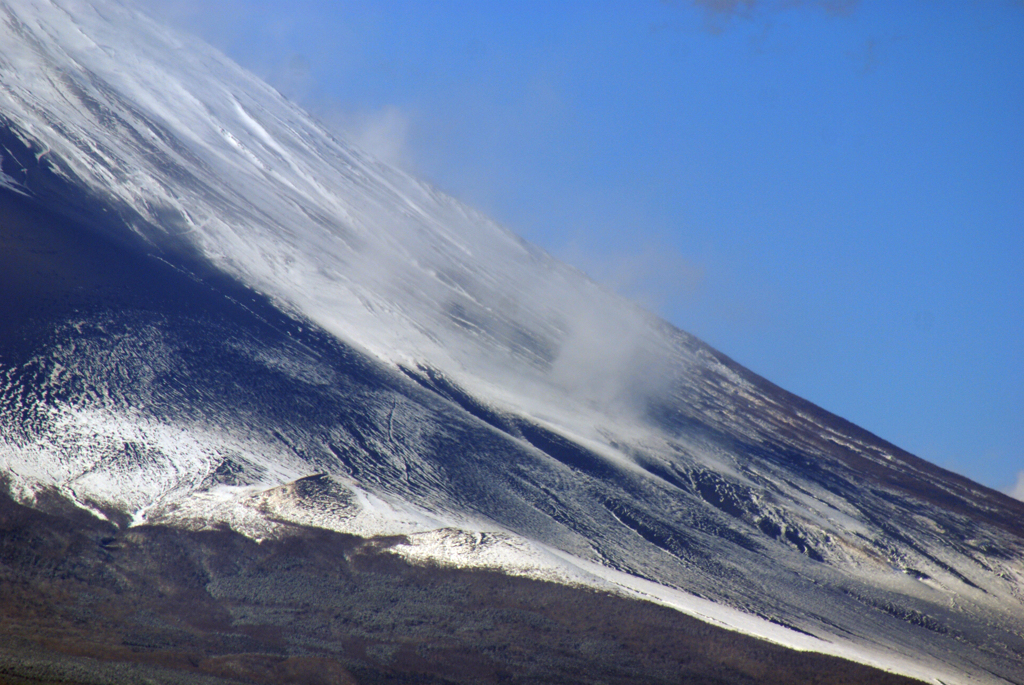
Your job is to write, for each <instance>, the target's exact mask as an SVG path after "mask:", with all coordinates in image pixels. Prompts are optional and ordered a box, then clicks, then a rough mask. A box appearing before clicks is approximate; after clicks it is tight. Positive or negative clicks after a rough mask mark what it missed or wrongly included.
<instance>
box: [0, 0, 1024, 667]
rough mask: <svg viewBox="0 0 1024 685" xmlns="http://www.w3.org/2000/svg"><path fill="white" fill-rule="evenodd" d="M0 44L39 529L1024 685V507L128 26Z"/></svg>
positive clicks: (81, 17) (6, 356) (12, 287)
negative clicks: (564, 599) (361, 558)
mask: <svg viewBox="0 0 1024 685" xmlns="http://www.w3.org/2000/svg"><path fill="white" fill-rule="evenodd" d="M0 18H2V24H0V144H2V148H0V155H2V161H0V164H2V166H0V169H2V172H3V173H2V175H0V183H2V185H3V188H2V189H0V194H2V197H0V200H2V203H3V204H2V209H3V212H2V214H0V217H2V220H0V232H2V240H3V244H4V250H3V251H2V255H0V259H2V260H3V264H2V269H0V272H2V276H0V279H2V280H0V285H2V287H3V292H4V293H9V294H10V296H9V297H4V298H3V301H4V304H2V305H0V308H2V310H0V313H2V314H3V315H4V320H5V322H7V325H6V326H5V330H4V334H3V338H2V340H0V351H2V355H3V356H2V358H0V359H2V366H0V374H2V375H0V465H2V468H3V471H4V473H5V474H6V475H7V477H8V478H9V479H10V488H11V491H12V493H14V494H15V496H16V497H18V498H19V499H20V500H21V501H23V502H33V501H37V500H38V498H39V494H40V493H46V492H51V491H53V490H56V491H57V492H59V493H61V494H62V495H63V496H65V497H68V498H70V499H72V500H73V501H75V502H77V503H78V504H79V505H80V506H82V507H85V508H88V509H90V510H92V511H95V512H97V513H101V514H102V515H103V516H106V517H108V518H110V519H111V520H114V521H119V522H121V523H122V524H128V523H136V524H138V523H142V522H148V523H150V524H167V525H174V526H178V527H183V528H186V529H193V530H197V529H202V528H207V527H210V526H213V525H216V524H218V523H227V524H228V525H230V526H231V527H233V528H234V529H235V530H237V531H240V532H243V533H245V534H247V535H249V536H251V537H254V538H257V539H262V538H268V539H270V538H274V536H276V535H278V534H279V533H280V530H281V527H282V526H285V525H290V524H294V523H299V524H303V525H312V526H318V527H323V528H328V529H332V530H335V531H341V532H345V533H356V534H362V535H382V534H404V535H407V536H408V537H407V543H405V544H403V545H399V546H398V548H397V549H398V551H399V552H400V553H401V554H403V555H405V556H406V557H407V558H409V559H412V560H423V559H433V560H439V561H443V562H446V563H452V564H456V565H476V566H491V567H497V568H501V569H504V570H505V571H507V572H510V573H516V574H525V575H531V576H535V577H542V578H552V579H558V580H561V581H563V582H574V583H586V584H590V585H594V586H598V587H603V588H609V589H616V590H618V591H622V592H630V593H634V594H639V595H642V596H644V597H647V598H651V599H654V600H656V601H660V602H663V603H666V604H669V605H671V606H675V607H677V608H680V609H682V610H684V611H687V612H689V613H693V614H697V615H700V616H703V617H706V618H708V619H710V620H713V621H717V622H720V623H724V624H726V625H729V626H732V627H735V628H739V629H742V630H744V631H746V632H750V633H752V634H755V635H761V636H766V637H770V638H772V639H773V640H776V641H779V642H783V643H785V644H791V645H795V646H798V647H801V648H805V649H816V650H821V651H827V652H830V653H835V654H840V655H846V656H852V657H855V658H857V659H860V660H863V661H866V662H868V663H876V664H881V665H885V666H887V667H890V668H893V669H896V670H899V671H901V672H904V673H908V674H912V675H917V676H922V677H933V678H942V679H944V680H947V681H957V682H974V681H977V682H1007V681H1010V682H1014V681H1016V682H1021V681H1022V680H1024V667H1022V665H1021V663H1022V660H1024V637H1022V632H1024V620H1022V618H1021V617H1022V615H1024V585H1022V582H1024V537H1022V535H1024V505H1022V504H1021V503H1019V502H1016V501H1014V500H1011V499H1009V498H1007V497H1005V496H1003V495H1001V494H999V493H995V492H993V491H990V490H987V489H985V488H983V487H981V486H978V485H976V484H974V483H971V482H970V481H967V480H966V479H963V478H960V477H958V476H956V475H954V474H951V473H948V472H945V471H943V470H941V469H938V468H936V467H934V466H932V465H930V464H928V463H926V462H924V461H922V460H920V459H917V458H915V457H913V456H911V455H909V454H907V453H905V452H903V451H901V450H899V449H898V448H896V447H894V446H892V445H889V444H888V443H885V442H884V441H882V440H879V439H878V438H876V437H875V436H872V435H870V434H868V433H866V432H864V431H862V430H860V429H858V428H857V427H855V426H852V425H850V424H849V423H847V422H845V421H842V420H841V419H838V418H837V417H834V416H832V415H830V414H828V413H827V412H824V411H822V410H821V409H819V408H817V407H814V406H813V405H810V404H808V403H806V402H804V401H802V400H800V399H799V398H796V397H794V396H792V395H790V394H789V393H786V392H785V391H783V390H781V389H779V388H777V387H775V386H773V385H772V384H770V383H768V382H767V381H765V380H764V379H761V378H759V377H757V376H756V375H754V374H752V373H750V372H749V371H747V370H745V369H743V368H742V367H740V366H738V365H737V364H735V363H734V362H732V361H731V360H729V359H728V358H726V357H724V356H723V355H721V354H719V353H717V352H716V351H714V350H712V349H710V348H708V347H707V346H706V345H704V344H702V343H701V342H700V341H698V340H696V339H695V338H693V337H691V336H689V335H687V334H685V333H682V332H680V331H678V330H676V329H674V328H672V327H671V326H670V325H668V324H666V323H665V322H662V321H660V320H658V319H656V318H655V317H653V316H650V315H648V314H646V313H644V312H642V311H640V310H639V309H637V308H636V307H634V306H633V305H632V304H630V303H628V302H626V301H624V300H621V299H619V298H617V297H615V296H614V295H612V294H610V293H608V292H606V291H604V290H602V289H601V288H600V287H598V286H597V285H595V284H593V283H592V282H590V281H588V280H587V279H586V278H585V277H584V276H583V275H581V274H579V273H578V272H576V271H574V270H573V269H571V268H569V267H567V266H565V265H562V264H560V263H558V262H556V261H555V260H553V259H551V258H550V257H549V256H547V255H545V254H544V253H543V252H541V251H539V250H537V249H536V248H533V247H531V246H529V245H528V244H526V243H524V242H523V241H521V240H519V239H518V238H516V237H515V236H513V235H511V234H510V233H508V232H506V231H504V230H503V229H501V228H500V227H498V226H496V225H495V224H493V223H492V222H490V221H489V220H487V219H486V218H485V217H482V216H480V215H479V214H477V213H476V212H474V211H472V210H470V209H468V208H466V207H464V206H462V205H461V204H459V203H458V202H456V201H454V200H452V199H451V198H448V197H446V196H444V195H443V194H440V193H438V192H436V191H435V190H433V189H432V188H430V187H429V186H426V185H425V184H423V183H420V182H418V181H416V180H415V179H412V178H410V177H408V176H407V175H405V174H403V173H401V172H399V171H397V170H394V169H391V168H388V167H386V166H383V165H381V164H379V163H377V162H375V161H374V160H372V159H369V158H367V157H366V156H364V155H362V154H361V153H359V152H358V151H356V150H354V149H352V148H351V147H349V146H347V145H346V144H345V143H343V142H341V141H338V140H335V139H333V138H332V137H330V136H329V135H328V134H326V133H325V132H324V131H323V130H322V129H321V128H320V127H319V126H318V125H317V124H316V123H315V122H314V121H312V120H311V119H310V118H309V117H308V116H307V115H305V114H304V113H303V112H302V111H301V110H299V109H297V108H296V107H294V106H292V105H291V104H290V103H288V102H286V101H285V100H284V99H283V98H281V97H280V96H279V95H278V94H277V93H275V92H274V91H273V90H272V89H270V88H269V87H267V86H266V85H265V84H262V83H261V82H259V81H258V80H256V79H255V78H254V77H252V76H251V75H250V74H247V73H246V72H244V71H243V70H241V69H240V68H238V67H237V66H236V65H234V64H232V63H230V62H229V61H228V60H226V59H225V58H224V57H223V56H221V55H219V54H217V53H216V52H215V51H213V50H212V49H210V48H208V47H206V46H204V45H201V44H198V43H196V42H195V41H192V40H191V39H187V38H184V37H181V36H177V35H175V34H174V33H172V32H170V31H168V30H166V29H163V28H161V27H159V26H157V25H155V24H153V23H152V22H150V21H149V20H148V19H146V18H145V17H142V16H140V15H138V14H137V13H135V12H134V11H132V10H131V9H129V8H126V7H124V6H121V5H119V4H117V3H114V2H93V3H85V2H71V1H69V2H44V1H42V0H40V1H39V2H35V1H31V2H18V3H0ZM313 474H325V475H324V476H323V477H321V478H316V479H313V480H309V479H306V480H300V479H303V478H305V477H307V476H310V475H313ZM289 483H292V485H287V484H289ZM283 522H290V523H289V524H286V523H283Z"/></svg>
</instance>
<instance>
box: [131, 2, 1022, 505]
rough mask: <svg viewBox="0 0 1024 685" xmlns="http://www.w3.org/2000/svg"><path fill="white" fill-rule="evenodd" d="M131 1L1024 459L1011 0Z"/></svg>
mask: <svg viewBox="0 0 1024 685" xmlns="http://www.w3.org/2000/svg"><path fill="white" fill-rule="evenodd" d="M143 2H144V3H145V4H146V6H148V7H149V8H150V9H151V11H152V12H153V13H154V14H156V15H159V16H161V17H163V18H165V19H166V18H169V19H171V20H172V21H173V22H176V23H177V24H178V25H179V26H184V27H186V28H188V29H190V30H192V31H193V32H195V33H198V34H199V35H201V36H202V37H204V38H205V39H207V40H208V41H210V42H211V43H213V44H214V45H216V46H217V47H219V48H220V49H222V50H223V51H225V52H226V53H227V54H228V55H229V56H231V57H232V58H234V59H235V60H237V61H238V62H240V63H241V64H242V65H243V66H246V67H247V68H249V69H251V70H252V71H254V72H256V73H257V74H259V75H260V76H263V77H264V78H266V79H267V80H268V81H270V82H271V83H272V84H273V85H275V86H276V87H277V88H278V89H279V90H281V91H282V92H283V93H284V94H285V95H287V96H289V97H290V98H292V99H294V100H296V101H297V102H299V103H300V104H302V105H304V106H306V107H307V109H310V110H312V111H314V113H317V114H318V115H319V116H320V117H321V118H322V119H324V120H325V121H326V122H327V123H329V124H330V125H332V126H340V127H344V128H347V129H348V130H350V131H351V132H352V135H353V136H354V137H355V138H356V139H358V140H359V141H361V142H362V143H363V144H364V145H365V146H367V147H369V148H371V150H374V151H376V152H377V153H378V154H380V155H381V156H382V157H384V158H387V159H389V160H392V161H396V162H398V163H400V164H402V165H404V166H405V167H406V168H408V169H409V170H411V171H413V172H414V173H417V174H419V175H421V176H423V177H426V178H427V179H429V180H431V181H433V182H434V183H435V184H437V185H438V186H440V187H441V188H442V189H444V190H446V191H448V192H450V193H451V194H453V195H455V196H456V197H459V198H460V199H463V200H465V201H467V202H469V203H470V204H472V205H474V206H476V207H478V208H480V209H482V210H484V211H486V212H488V213H489V214H490V215H491V216H493V217H494V218H496V219H497V220H498V221H500V222H501V223H503V224H504V225H506V226H507V227H509V228H511V229H512V230H514V231H516V232H518V233H520V234H521V235H523V236H525V237H526V238H528V239H530V240H532V241H534V242H536V243H538V244H540V245H541V246H543V247H545V248H547V249H548V250H549V251H550V252H552V253H554V254H555V255H556V256H559V257H561V258H563V259H565V260H566V261H569V262H571V263H574V264H576V265H577V266H579V267H580V268H582V269H583V270H584V271H587V272H588V273H590V274H591V275H592V276H594V277H595V278H597V279H598V280H601V281H603V282H605V283H608V284H609V285H611V286H612V287H615V288H618V289H619V290H621V291H622V292H624V293H625V294H627V295H629V296H631V297H634V298H635V299H638V300H640V301H641V302H643V303H645V304H647V305H648V306H649V307H650V308H652V309H654V310H655V311H657V312H658V313H660V314H661V315H663V316H664V317H665V318H667V319H668V320H670V321H672V322H673V323H674V324H676V325H677V326H678V327H680V328H682V329H684V330H686V331H689V332H691V333H693V334H695V335H697V336H699V337H700V338H702V339H704V340H705V341H707V342H708V343H710V344H711V345H713V346H714V347H716V348H718V349H719V350H721V351H723V352H725V353H726V354H728V355H730V356H732V357H733V358H735V359H736V360H737V361H739V362H740V363H742V364H744V365H746V366H748V367H750V368H751V369H753V370H754V371H756V372H757V373H760V374H761V375H763V376H765V377H767V378H768V379H770V380H772V381H774V382H775V383H777V384H779V385H781V386H783V387H785V388H787V389H788V390H791V391H793V392H795V393H797V394H799V395H801V396H803V397H806V398H807V399H809V400H811V401H813V402H815V403H817V404H819V405H821V406H823V407H825V408H826V409H828V410H830V411H832V412H835V413H837V414H839V415H840V416H843V417H845V418H847V419H850V420H851V421H853V422H855V423H857V424H860V425H861V426H863V427H865V428H867V429H868V430H871V431H872V432H874V433H877V434H878V435H880V436H881V437H883V438H886V439H888V440H890V441H892V442H894V443H896V444H898V445H900V446H901V447H904V448H905V449H908V450H909V451H911V452H913V453H915V454H918V455H920V456H922V457H924V458H926V459H929V460H931V461H933V462H935V463H937V464H939V465H941V466H945V467H946V468H950V469H953V470H955V471H958V472H960V473H963V474H965V475H967V476H970V477H971V478H974V479H976V480H978V481H980V482H982V483H984V484H986V485H989V486H991V487H995V488H998V489H1003V490H1009V489H1011V488H1012V487H1013V486H1014V483H1015V481H1016V480H1017V474H1018V473H1019V472H1021V471H1022V470H1024V3H1022V2H1020V1H1019V0H1018V1H1016V2H1011V1H1010V0H1005V1H1002V0H987V1H986V0H979V1H978V2H953V1H950V2H926V1H924V0H921V1H917V0H906V1H901V2H897V3H892V2H860V3H858V2H849V1H844V0H829V1H822V2H812V1H804V2H799V0H797V1H794V0H777V1H775V2H747V1H743V0H705V1H704V2H692V1H684V0H678V1H669V2H658V1H657V0H623V1H622V2H556V1H553V0H548V1H546V2H500V3H499V2H486V1H485V0H473V1H467V2H419V1H415V2H387V1H377V2H372V3H371V2H358V3H357V2H337V1H336V0H334V1H326V0H325V1H322V2H314V1H312V0H289V1H288V2H283V1H281V0H276V1H270V0H265V1H248V2H243V1H241V0H224V1H223V2H219V3H206V2H198V1H184V2H180V1H179V2H166V1H164V0H143ZM210 5H213V7H211V6H210ZM1021 484H1022V485H1024V481H1022V482H1021ZM1022 494H1024V488H1022Z"/></svg>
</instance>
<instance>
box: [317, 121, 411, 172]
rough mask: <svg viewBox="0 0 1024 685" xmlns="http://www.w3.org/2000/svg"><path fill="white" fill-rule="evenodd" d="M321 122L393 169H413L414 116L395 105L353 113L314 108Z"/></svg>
mask: <svg viewBox="0 0 1024 685" xmlns="http://www.w3.org/2000/svg"><path fill="white" fill-rule="evenodd" d="M312 109H313V111H314V114H316V115H317V116H318V117H319V118H320V119H321V121H322V122H323V123H324V124H325V125H326V126H327V127H328V128H330V129H332V130H334V131H336V132H338V133H340V134H342V135H343V136H344V137H345V138H347V139H348V140H349V141H351V142H352V143H354V144H355V145H356V146H357V147H359V148H361V149H363V150H364V151H366V152H369V153H370V154H371V155H373V156H374V157H376V158H377V159H379V160H380V161H382V162H384V163H385V164H390V165H391V166H396V167H399V168H403V169H407V170H408V169H412V167H413V159H412V153H411V151H410V146H409V133H410V129H411V126H412V117H411V115H410V114H409V113H408V112H407V111H405V110H403V109H401V108H399V107H396V106H394V105H387V106H385V107H382V108H380V109H377V110H364V111H359V112H352V111H350V110H347V109H345V108H343V107H341V106H340V105H328V106H326V107H316V106H314V107H313V108H312Z"/></svg>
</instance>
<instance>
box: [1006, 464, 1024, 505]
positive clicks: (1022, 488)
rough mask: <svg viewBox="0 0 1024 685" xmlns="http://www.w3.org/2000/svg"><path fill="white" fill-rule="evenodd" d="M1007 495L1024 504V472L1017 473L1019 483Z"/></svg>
mask: <svg viewBox="0 0 1024 685" xmlns="http://www.w3.org/2000/svg"><path fill="white" fill-rule="evenodd" d="M1006 494H1007V495H1009V496H1010V497H1016V498H1017V499H1019V500H1020V501H1022V502H1024V471H1018V472H1017V483H1016V484H1015V485H1014V486H1013V487H1011V488H1010V489H1009V490H1007V491H1006Z"/></svg>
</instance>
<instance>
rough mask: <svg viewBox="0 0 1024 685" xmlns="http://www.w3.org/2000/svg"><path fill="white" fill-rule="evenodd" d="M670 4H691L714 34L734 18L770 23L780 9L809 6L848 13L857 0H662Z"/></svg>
mask: <svg viewBox="0 0 1024 685" xmlns="http://www.w3.org/2000/svg"><path fill="white" fill-rule="evenodd" d="M662 3H663V4H665V5H668V6H670V7H693V8H697V9H699V10H701V11H702V12H703V13H704V28H705V29H706V30H707V31H708V32H709V33H713V34H719V33H722V32H724V31H725V30H726V29H727V28H728V27H729V25H730V23H731V22H733V21H734V20H737V19H742V20H748V21H754V22H756V23H759V24H770V23H771V18H772V17H774V16H775V15H777V14H780V13H782V12H788V11H794V10H801V9H804V10H806V9H810V10H815V11H820V12H824V13H825V14H826V15H828V16H831V17H844V16H849V15H850V14H852V13H853V11H854V10H855V9H856V8H857V5H858V4H860V0H662Z"/></svg>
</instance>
